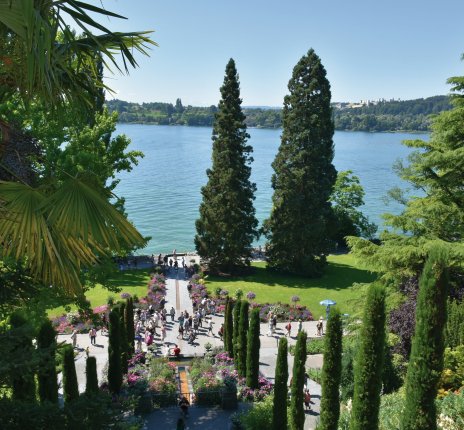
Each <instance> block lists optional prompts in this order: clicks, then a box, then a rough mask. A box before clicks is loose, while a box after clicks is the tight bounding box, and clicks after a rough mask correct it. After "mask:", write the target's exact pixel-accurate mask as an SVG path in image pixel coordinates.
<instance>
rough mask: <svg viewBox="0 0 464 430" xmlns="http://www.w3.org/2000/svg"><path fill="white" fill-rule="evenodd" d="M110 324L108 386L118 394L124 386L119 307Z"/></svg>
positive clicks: (111, 314) (112, 314)
mask: <svg viewBox="0 0 464 430" xmlns="http://www.w3.org/2000/svg"><path fill="white" fill-rule="evenodd" d="M109 322H110V327H109V344H108V385H109V388H110V391H111V392H112V393H113V394H118V393H119V391H120V389H121V385H122V364H121V334H120V328H121V323H120V316H119V308H118V307H115V308H113V309H112V310H111V312H110V315H109Z"/></svg>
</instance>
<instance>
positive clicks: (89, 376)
mask: <svg viewBox="0 0 464 430" xmlns="http://www.w3.org/2000/svg"><path fill="white" fill-rule="evenodd" d="M85 382H86V384H85V393H86V394H95V393H98V376H97V359H96V358H95V357H87V361H86V362H85Z"/></svg>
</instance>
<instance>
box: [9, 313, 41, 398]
mask: <svg viewBox="0 0 464 430" xmlns="http://www.w3.org/2000/svg"><path fill="white" fill-rule="evenodd" d="M10 324H11V328H12V330H11V332H10V334H14V336H13V337H12V339H11V340H12V343H11V344H10V346H11V351H10V352H11V353H12V354H13V356H14V355H17V356H18V357H24V358H26V361H24V360H22V359H19V360H18V361H19V363H20V364H19V365H18V367H12V368H11V374H10V379H11V385H12V389H13V400H17V401H21V400H24V401H34V400H35V398H36V393H35V379H34V367H33V365H28V363H27V360H29V358H31V357H32V355H33V353H34V348H33V346H32V328H31V327H30V326H29V325H28V324H27V321H26V319H25V318H24V317H23V316H22V315H21V314H19V313H13V314H12V315H11V316H10Z"/></svg>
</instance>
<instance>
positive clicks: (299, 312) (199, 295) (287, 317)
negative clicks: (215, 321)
mask: <svg viewBox="0 0 464 430" xmlns="http://www.w3.org/2000/svg"><path fill="white" fill-rule="evenodd" d="M190 285H191V289H190V298H191V299H192V303H193V304H194V307H195V306H198V305H199V304H200V302H201V301H202V299H203V298H205V297H211V294H210V293H208V290H207V288H206V286H205V285H204V282H203V280H202V279H201V278H200V275H194V276H192V278H191V279H190ZM218 290H219V289H218ZM227 297H228V292H227V291H226V290H220V291H218V292H217V293H216V295H215V296H214V297H213V299H214V301H215V302H216V312H217V313H222V312H224V309H225V304H226V299H227ZM246 297H247V298H248V300H250V301H251V303H250V312H251V310H252V309H254V308H258V309H259V310H260V311H259V316H260V318H261V321H262V322H266V321H267V316H268V314H269V312H272V313H273V314H274V315H277V321H279V322H286V321H298V320H299V319H301V320H302V321H313V320H314V318H313V315H312V313H311V312H310V310H309V309H308V308H307V307H306V306H304V305H297V304H296V303H297V302H298V301H299V300H300V298H299V297H298V296H292V297H291V301H292V303H293V304H292V305H290V304H287V303H280V302H279V303H255V302H253V300H254V299H255V297H256V295H255V293H253V291H249V292H248V293H247V295H246ZM229 299H231V298H229ZM231 300H233V299H231Z"/></svg>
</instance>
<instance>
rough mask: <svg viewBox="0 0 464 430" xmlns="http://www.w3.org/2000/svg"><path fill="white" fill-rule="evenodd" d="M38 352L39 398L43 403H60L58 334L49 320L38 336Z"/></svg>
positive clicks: (43, 325)
mask: <svg viewBox="0 0 464 430" xmlns="http://www.w3.org/2000/svg"><path fill="white" fill-rule="evenodd" d="M37 350H38V352H39V353H40V366H39V369H38V372H37V379H38V381H39V398H40V401H41V402H42V403H43V402H46V401H48V402H51V403H58V381H57V378H56V363H55V361H56V358H55V357H56V332H55V329H54V328H53V326H52V323H51V321H50V320H49V319H46V320H44V321H43V322H42V324H41V325H40V329H39V333H38V335H37Z"/></svg>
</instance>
